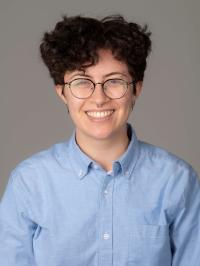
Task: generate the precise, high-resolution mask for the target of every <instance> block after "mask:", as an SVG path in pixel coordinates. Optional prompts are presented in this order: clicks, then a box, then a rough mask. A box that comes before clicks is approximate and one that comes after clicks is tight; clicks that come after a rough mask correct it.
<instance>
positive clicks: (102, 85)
mask: <svg viewBox="0 0 200 266" xmlns="http://www.w3.org/2000/svg"><path fill="white" fill-rule="evenodd" d="M79 79H84V80H89V81H91V83H92V84H93V88H92V93H91V94H90V96H88V97H84V98H80V97H77V96H75V95H74V94H73V92H72V90H71V83H72V82H73V81H75V80H79ZM109 80H122V81H123V82H124V83H125V84H126V90H125V92H124V94H123V95H122V96H121V97H119V98H111V97H109V96H108V95H107V94H106V93H105V88H104V84H105V83H106V82H108V81H109ZM97 84H101V87H102V90H103V93H104V95H105V96H106V97H108V98H110V99H112V100H115V99H121V98H123V97H124V95H125V94H126V93H127V91H128V86H129V85H131V84H133V86H134V92H135V85H136V81H135V80H132V81H131V82H128V81H125V80H123V79H119V78H115V79H107V80H105V81H104V82H94V81H92V80H91V79H88V78H77V79H73V80H71V81H70V82H64V83H63V87H62V93H63V91H64V89H65V85H68V87H69V89H70V91H71V94H72V95H73V96H74V97H75V98H77V99H83V100H84V99H88V98H90V97H91V96H92V94H93V93H94V91H95V88H96V85H97Z"/></svg>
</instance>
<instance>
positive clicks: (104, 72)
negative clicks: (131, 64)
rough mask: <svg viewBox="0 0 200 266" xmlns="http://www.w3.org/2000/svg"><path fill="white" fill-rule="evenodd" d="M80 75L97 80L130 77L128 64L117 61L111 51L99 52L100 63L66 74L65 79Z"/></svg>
mask: <svg viewBox="0 0 200 266" xmlns="http://www.w3.org/2000/svg"><path fill="white" fill-rule="evenodd" d="M79 74H80V75H86V76H91V77H97V78H101V77H106V76H108V75H120V74H122V75H125V76H127V77H129V76H130V75H129V71H128V66H127V64H126V63H125V62H124V61H119V60H117V59H116V58H115V57H114V56H113V54H112V52H111V51H110V50H99V51H98V61H97V63H96V64H95V65H92V66H89V67H85V68H83V69H82V70H74V71H70V72H66V73H65V77H66V78H71V77H73V76H76V75H79Z"/></svg>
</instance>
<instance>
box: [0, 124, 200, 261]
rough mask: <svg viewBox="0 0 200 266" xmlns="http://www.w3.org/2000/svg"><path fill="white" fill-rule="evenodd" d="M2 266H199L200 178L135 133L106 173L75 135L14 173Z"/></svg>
mask: <svg viewBox="0 0 200 266" xmlns="http://www.w3.org/2000/svg"><path fill="white" fill-rule="evenodd" d="M129 129H130V128H129ZM105 156H106V154H105ZM0 265H1V266H33V265H34V266H35V265H37V266H97V265H98V266H134V265H135V266H199V265H200V183H199V179H198V177H197V174H196V172H195V171H194V170H193V169H192V167H191V166H190V165H188V164H187V163H186V162H184V161H183V160H181V159H179V158H177V157H176V156H174V155H172V154H170V153H168V152H167V151H165V150H163V149H161V148H158V147H155V146H152V145H150V144H147V143H144V142H141V141H139V140H137V138H136V135H135V133H134V131H133V129H132V138H131V142H130V144H129V146H128V149H127V151H126V152H125V154H124V155H123V156H122V157H121V158H119V159H118V160H117V161H115V162H113V171H111V172H108V173H106V171H105V170H103V169H102V168H101V167H100V166H99V165H98V164H97V163H95V162H93V161H92V160H91V159H90V158H89V157H87V156H86V155H85V154H84V153H83V152H82V151H81V150H80V149H79V147H78V145H77V144H76V141H75V134H74V135H73V136H72V137H71V139H70V140H69V141H68V142H65V143H60V144H56V145H54V146H53V147H51V148H50V149H48V150H45V151H42V152H40V153H38V154H36V155H34V156H32V157H31V158H29V159H27V160H25V161H23V162H22V163H21V164H19V165H18V166H17V168H16V169H15V170H14V171H13V172H12V174H11V177H10V179H9V183H8V186H7V189H6V191H5V193H4V196H3V198H2V201H1V204H0Z"/></svg>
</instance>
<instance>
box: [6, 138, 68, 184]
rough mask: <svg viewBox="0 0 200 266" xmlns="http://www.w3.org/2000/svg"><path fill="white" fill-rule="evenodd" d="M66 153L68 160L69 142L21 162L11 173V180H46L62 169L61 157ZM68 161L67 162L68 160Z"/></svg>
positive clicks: (56, 145) (58, 144) (54, 146)
mask: <svg viewBox="0 0 200 266" xmlns="http://www.w3.org/2000/svg"><path fill="white" fill-rule="evenodd" d="M64 152H65V156H66V158H67V154H68V141H66V142H60V143H56V144H54V145H52V146H50V147H49V148H47V149H44V150H42V151H40V152H37V153H35V154H33V155H31V156H30V157H28V158H26V159H25V160H23V161H21V162H20V163H19V164H18V165H17V166H16V167H15V168H14V169H13V170H12V172H11V178H12V179H13V180H14V179H19V178H24V177H26V178H29V179H31V178H34V179H37V178H38V177H40V178H41V177H42V178H44V177H45V175H46V174H47V173H50V172H52V171H58V169H60V168H61V165H60V162H59V157H60V156H62V154H63V153H64ZM66 161H67V160H66Z"/></svg>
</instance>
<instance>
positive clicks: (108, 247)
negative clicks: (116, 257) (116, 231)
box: [99, 175, 113, 266]
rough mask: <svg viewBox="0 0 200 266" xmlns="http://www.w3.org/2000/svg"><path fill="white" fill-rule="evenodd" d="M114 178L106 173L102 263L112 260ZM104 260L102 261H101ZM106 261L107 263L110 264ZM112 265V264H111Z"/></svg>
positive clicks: (103, 204)
mask: <svg viewBox="0 0 200 266" xmlns="http://www.w3.org/2000/svg"><path fill="white" fill-rule="evenodd" d="M112 187H113V178H112V176H110V175H106V177H105V180H104V185H103V188H102V193H101V195H102V197H101V211H100V212H101V214H100V215H101V226H100V232H101V242H100V253H99V254H100V265H101V266H105V264H103V262H104V263H105V261H106V262H107V263H108V262H112V259H113V258H112V256H113V255H112V254H113V252H112V246H113V245H112V228H113V200H112ZM101 262H102V263H101ZM107 263H106V265H108V264H107ZM109 265H110V264H109Z"/></svg>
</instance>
